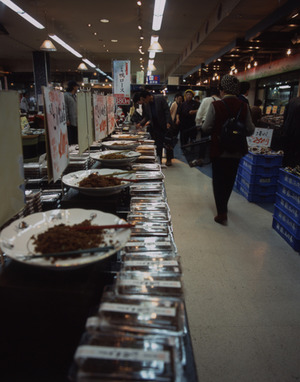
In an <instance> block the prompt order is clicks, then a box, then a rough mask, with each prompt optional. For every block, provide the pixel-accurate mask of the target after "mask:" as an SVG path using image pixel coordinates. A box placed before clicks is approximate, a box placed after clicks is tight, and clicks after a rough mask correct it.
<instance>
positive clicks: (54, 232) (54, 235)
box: [31, 220, 104, 259]
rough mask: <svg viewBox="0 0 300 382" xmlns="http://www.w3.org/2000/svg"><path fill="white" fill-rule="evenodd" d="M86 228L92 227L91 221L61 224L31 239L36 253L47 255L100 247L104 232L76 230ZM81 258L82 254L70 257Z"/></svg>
mask: <svg viewBox="0 0 300 382" xmlns="http://www.w3.org/2000/svg"><path fill="white" fill-rule="evenodd" d="M86 226H91V222H90V221H89V220H84V221H83V222H82V223H80V224H74V225H71V226H67V225H65V224H59V225H56V226H54V227H52V228H49V229H48V230H47V231H46V232H43V233H40V234H39V235H37V237H35V236H32V237H31V239H32V240H33V244H34V250H35V252H36V253H42V254H45V253H59V252H67V251H76V250H79V249H87V248H95V247H98V246H99V245H100V244H101V243H103V238H104V236H103V232H101V231H100V232H99V230H95V231H93V230H89V231H79V230H78V231H77V230H76V228H79V227H86ZM80 256H81V254H78V255H72V256H70V257H72V258H74V257H80ZM57 258H58V257H57ZM57 258H56V259H57Z"/></svg>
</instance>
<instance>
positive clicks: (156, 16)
mask: <svg viewBox="0 0 300 382" xmlns="http://www.w3.org/2000/svg"><path fill="white" fill-rule="evenodd" d="M165 5H166V0H155V4H154V12H153V21H152V29H153V30H154V31H159V30H160V28H161V23H162V19H163V14H164V9H165Z"/></svg>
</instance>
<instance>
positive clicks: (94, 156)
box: [91, 150, 141, 166]
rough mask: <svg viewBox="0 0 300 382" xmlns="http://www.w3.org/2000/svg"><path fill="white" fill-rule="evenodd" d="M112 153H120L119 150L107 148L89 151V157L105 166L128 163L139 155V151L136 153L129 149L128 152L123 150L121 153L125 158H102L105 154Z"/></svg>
mask: <svg viewBox="0 0 300 382" xmlns="http://www.w3.org/2000/svg"><path fill="white" fill-rule="evenodd" d="M114 153H120V154H122V152H121V151H120V150H107V151H101V152H98V153H91V158H92V159H94V160H96V161H99V162H101V163H102V164H105V165H107V166H110V165H113V166H115V165H126V164H128V163H131V162H134V161H135V160H137V158H138V157H139V156H141V153H137V152H136V151H129V152H124V154H123V155H124V156H126V158H122V159H105V158H104V157H105V155H107V154H114Z"/></svg>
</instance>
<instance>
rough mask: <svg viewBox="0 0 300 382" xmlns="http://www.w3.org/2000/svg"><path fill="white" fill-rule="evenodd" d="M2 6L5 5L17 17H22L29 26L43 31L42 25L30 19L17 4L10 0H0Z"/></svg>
mask: <svg viewBox="0 0 300 382" xmlns="http://www.w3.org/2000/svg"><path fill="white" fill-rule="evenodd" d="M0 1H1V2H2V3H3V4H5V5H6V6H7V7H8V8H10V9H11V10H13V11H14V12H16V13H17V14H18V15H19V16H21V17H23V18H24V19H25V20H27V21H28V22H29V23H30V24H32V25H34V26H35V27H36V28H38V29H45V27H44V25H42V24H41V23H39V22H38V21H37V20H36V19H34V18H33V17H31V16H30V15H29V14H28V13H26V12H25V11H23V9H22V8H20V7H19V6H18V5H17V4H15V3H14V2H12V1H10V0H0Z"/></svg>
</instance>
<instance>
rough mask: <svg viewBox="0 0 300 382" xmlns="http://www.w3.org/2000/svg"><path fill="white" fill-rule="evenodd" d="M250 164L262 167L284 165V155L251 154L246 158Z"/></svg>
mask: <svg viewBox="0 0 300 382" xmlns="http://www.w3.org/2000/svg"><path fill="white" fill-rule="evenodd" d="M244 158H245V159H247V160H248V161H249V162H250V163H252V164H255V165H261V166H266V167H268V166H270V167H273V166H278V167H281V165H282V155H262V154H253V153H251V152H249V153H248V154H246V155H245V156H244Z"/></svg>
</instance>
